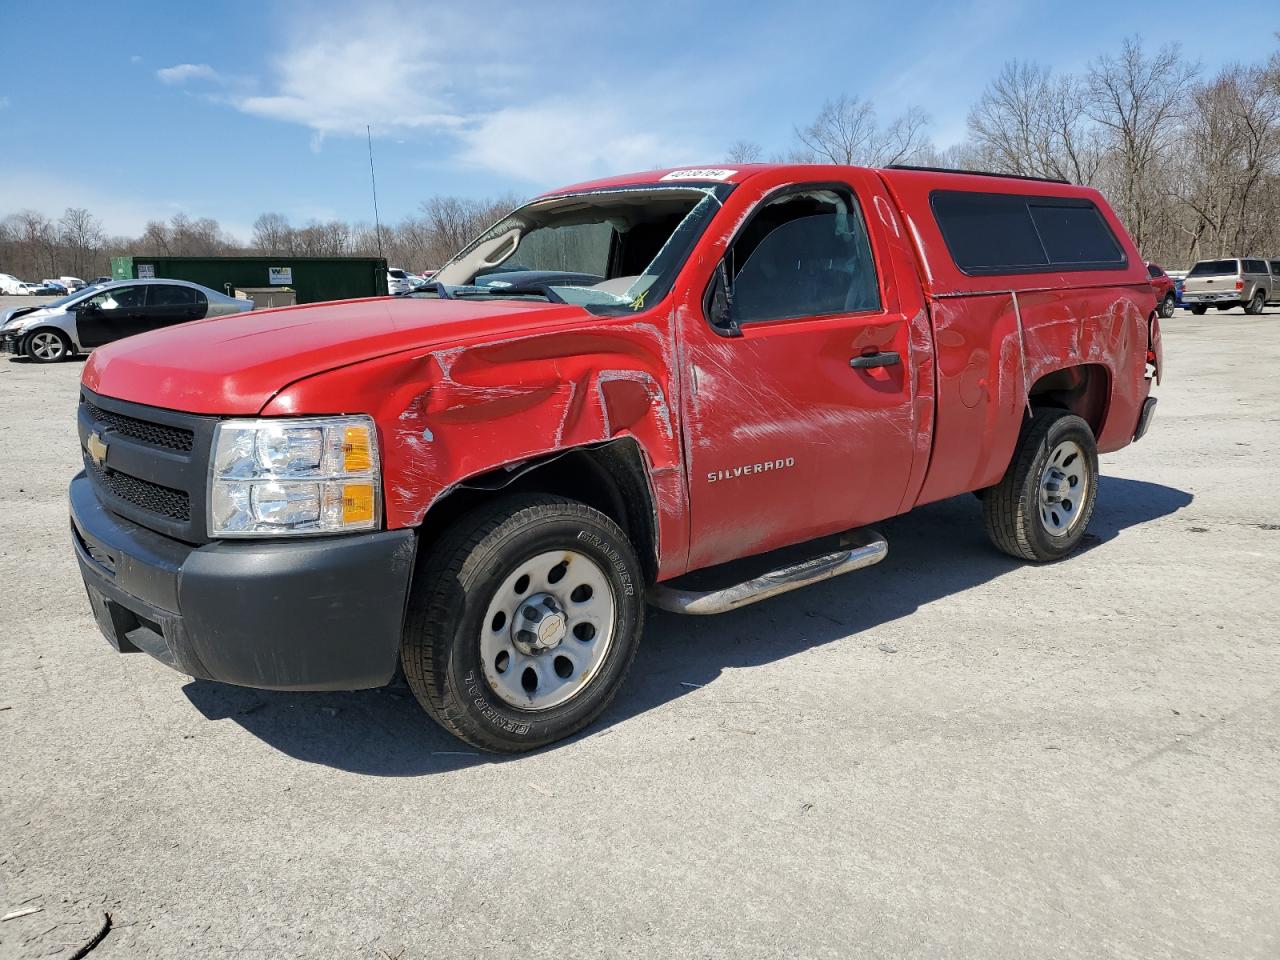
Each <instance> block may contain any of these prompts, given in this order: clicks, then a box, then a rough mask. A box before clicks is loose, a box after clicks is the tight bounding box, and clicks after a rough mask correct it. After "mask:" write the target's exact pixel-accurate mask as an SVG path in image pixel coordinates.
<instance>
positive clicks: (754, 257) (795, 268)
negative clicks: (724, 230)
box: [729, 189, 880, 323]
mask: <svg viewBox="0 0 1280 960" xmlns="http://www.w3.org/2000/svg"><path fill="white" fill-rule="evenodd" d="M729 266H730V275H731V277H732V278H733V284H732V285H733V319H734V321H735V322H737V323H756V322H760V321H763V320H784V319H791V318H796V317H819V316H825V315H828V314H842V313H857V312H863V311H870V310H878V309H880V291H879V286H878V284H877V282H876V272H875V262H874V260H873V259H872V256H871V243H870V241H869V239H868V237H867V227H866V224H865V223H864V222H863V219H862V212H861V211H860V210H859V209H858V205H857V203H855V202H854V201H853V198H852V195H850V194H846V193H844V192H842V191H837V190H823V189H815V190H806V191H805V192H803V193H789V194H787V195H785V196H782V197H779V198H778V199H776V200H771V201H769V202H768V203H766V204H765V206H764V207H762V208H761V209H760V211H759V212H758V213H756V215H755V216H754V217H752V219H751V220H750V222H748V224H747V226H746V227H745V228H744V230H743V232H742V234H741V235H740V236H739V237H738V239H737V240H736V241H735V242H734V244H733V248H732V249H731V250H730V253H729Z"/></svg>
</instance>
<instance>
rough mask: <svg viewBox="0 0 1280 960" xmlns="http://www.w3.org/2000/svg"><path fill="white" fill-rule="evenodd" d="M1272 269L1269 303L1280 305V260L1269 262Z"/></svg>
mask: <svg viewBox="0 0 1280 960" xmlns="http://www.w3.org/2000/svg"><path fill="white" fill-rule="evenodd" d="M1267 266H1268V267H1270V268H1271V286H1270V287H1269V288H1268V291H1267V294H1268V295H1267V303H1280V260H1268V261H1267Z"/></svg>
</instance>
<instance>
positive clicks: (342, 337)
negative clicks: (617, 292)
mask: <svg viewBox="0 0 1280 960" xmlns="http://www.w3.org/2000/svg"><path fill="white" fill-rule="evenodd" d="M588 318H590V314H588V313H587V312H586V311H585V310H584V309H583V308H581V307H576V306H570V305H567V304H551V303H545V302H543V301H515V300H415V299H399V298H390V297H381V298H376V299H369V300H349V301H342V302H335V303H324V304H315V305H311V306H301V307H285V308H282V309H278V310H255V311H251V312H249V313H241V314H235V315H232V316H226V317H213V318H210V319H208V320H199V321H196V322H193V323H183V324H178V325H176V326H173V327H169V328H167V329H164V330H156V331H154V332H152V333H147V334H142V335H141V336H137V337H130V338H128V339H125V340H119V341H117V342H115V343H112V344H108V345H107V346H105V347H99V348H98V349H97V350H95V351H94V352H93V354H92V355H91V356H90V357H89V361H88V363H87V364H86V365H85V370H84V376H83V382H84V385H85V386H86V387H88V388H89V389H90V390H93V391H94V392H95V393H100V394H103V395H105V396H108V397H115V398H117V399H121V400H129V401H132V402H134V403H143V404H148V405H149V406H154V407H164V408H166V409H169V410H182V411H185V412H187V413H206V414H224V415H236V416H243V415H250V414H256V413H258V412H259V411H260V410H261V409H262V408H263V407H264V406H266V404H267V403H268V401H270V399H271V398H272V397H273V396H274V395H275V394H276V393H278V392H279V391H280V390H281V389H283V388H284V387H286V386H288V385H289V384H291V383H295V382H297V381H299V380H302V379H305V378H307V377H311V376H314V375H315V374H318V373H324V372H325V371H327V370H333V369H335V368H337V367H344V366H348V365H350V364H354V363H359V362H361V361H363V360H371V359H373V358H375V357H381V356H387V355H388V354H393V353H399V352H401V351H407V350H414V349H418V348H427V347H436V346H439V345H443V344H448V343H454V342H457V341H469V342H483V341H485V340H488V339H492V338H494V337H498V336H502V335H504V334H508V333H512V332H514V331H518V330H522V329H525V328H528V327H531V326H536V327H537V328H538V329H546V328H547V327H548V326H558V325H560V324H562V323H563V324H569V323H573V322H577V323H581V322H583V321H584V320H586V319H588Z"/></svg>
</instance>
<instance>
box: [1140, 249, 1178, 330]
mask: <svg viewBox="0 0 1280 960" xmlns="http://www.w3.org/2000/svg"><path fill="white" fill-rule="evenodd" d="M1147 276H1149V277H1150V278H1151V286H1152V287H1154V288H1155V291H1156V309H1157V310H1159V311H1160V316H1161V317H1163V318H1164V319H1165V320H1168V319H1169V318H1170V317H1172V316H1173V308H1174V307H1175V306H1176V305H1177V303H1178V293H1177V290H1176V289H1175V287H1174V283H1173V278H1172V277H1170V276H1169V275H1168V274H1167V273H1165V272H1164V267H1162V266H1159V265H1158V264H1154V263H1151V262H1150V261H1148V262H1147Z"/></svg>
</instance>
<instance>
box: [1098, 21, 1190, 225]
mask: <svg viewBox="0 0 1280 960" xmlns="http://www.w3.org/2000/svg"><path fill="white" fill-rule="evenodd" d="M1198 71H1199V67H1198V65H1196V64H1188V63H1184V62H1183V61H1182V60H1181V59H1180V55H1179V48H1178V47H1177V46H1176V45H1172V46H1164V47H1161V48H1160V50H1158V51H1157V52H1156V53H1155V54H1154V55H1152V56H1147V55H1146V53H1145V52H1144V51H1143V48H1142V41H1141V40H1140V39H1139V38H1137V37H1130V38H1128V39H1126V40H1125V41H1124V44H1123V46H1122V48H1121V51H1120V55H1119V56H1118V57H1113V56H1111V55H1109V54H1103V55H1102V56H1100V57H1098V58H1097V59H1096V60H1094V61H1093V63H1092V64H1091V65H1090V66H1089V71H1088V74H1087V75H1086V77H1085V84H1086V87H1085V90H1086V96H1085V98H1084V110H1085V113H1086V114H1087V115H1088V116H1089V117H1090V118H1091V119H1092V120H1093V121H1094V122H1095V123H1097V124H1098V125H1099V126H1100V127H1101V128H1102V129H1103V131H1104V133H1105V135H1106V149H1107V153H1108V155H1109V156H1108V163H1107V167H1108V169H1107V171H1106V172H1107V173H1108V174H1109V176H1107V177H1106V180H1109V181H1110V182H1109V183H1106V184H1105V185H1106V186H1108V187H1110V190H1109V192H1110V194H1111V199H1112V202H1113V203H1114V204H1115V205H1116V206H1117V207H1118V209H1119V212H1120V215H1121V217H1122V218H1123V219H1124V221H1125V224H1126V226H1128V228H1129V232H1130V233H1131V234H1132V235H1133V239H1134V241H1135V242H1136V243H1137V244H1138V247H1139V248H1140V249H1141V248H1143V247H1144V245H1145V243H1146V241H1147V240H1148V237H1149V234H1150V232H1151V227H1152V220H1153V217H1154V214H1155V208H1156V206H1157V204H1158V203H1159V202H1160V200H1161V195H1160V190H1159V189H1158V187H1157V186H1156V184H1157V182H1158V180H1159V179H1160V178H1159V172H1158V170H1159V165H1160V161H1161V159H1162V157H1163V154H1164V152H1165V151H1166V149H1167V148H1168V147H1170V146H1171V145H1172V144H1173V143H1174V142H1175V141H1176V139H1177V136H1178V125H1179V121H1180V119H1181V115H1182V111H1183V110H1184V108H1185V106H1186V101H1187V96H1188V94H1189V93H1190V92H1191V87H1192V84H1193V83H1194V82H1195V77H1196V74H1197V72H1198Z"/></svg>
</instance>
